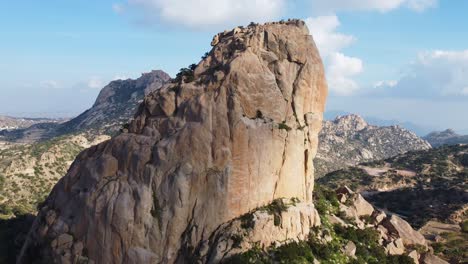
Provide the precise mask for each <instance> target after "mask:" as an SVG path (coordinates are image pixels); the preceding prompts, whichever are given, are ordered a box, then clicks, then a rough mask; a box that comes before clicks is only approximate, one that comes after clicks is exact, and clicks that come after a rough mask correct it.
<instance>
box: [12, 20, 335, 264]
mask: <svg viewBox="0 0 468 264" xmlns="http://www.w3.org/2000/svg"><path fill="white" fill-rule="evenodd" d="M307 32H308V30H307V28H306V27H305V25H304V23H298V22H297V21H294V20H292V21H290V22H287V23H284V24H268V25H258V26H255V27H249V28H247V29H243V30H240V31H238V32H237V33H236V34H232V33H229V32H226V33H222V34H219V35H217V37H215V39H214V42H213V45H214V47H213V49H212V50H211V51H210V53H209V54H210V55H209V56H208V57H207V58H205V59H204V60H202V61H201V62H200V63H199V64H198V66H197V67H196V69H195V71H194V72H193V73H192V72H189V73H187V74H188V75H187V76H185V77H184V78H182V80H180V81H174V82H172V83H169V84H166V85H165V86H163V87H162V88H160V89H158V90H156V91H154V92H152V93H151V94H149V95H148V96H147V97H146V99H145V100H144V102H143V104H142V105H141V106H140V108H139V111H138V113H137V114H136V116H135V120H134V121H132V122H131V124H130V126H129V132H128V133H123V134H120V135H118V136H116V137H114V138H113V139H111V140H109V141H107V142H105V143H102V144H99V145H97V146H95V147H92V148H90V149H88V150H86V151H84V152H83V153H81V154H80V155H79V156H78V157H77V159H76V161H75V162H74V163H73V165H72V167H71V168H70V170H69V172H68V174H67V175H66V176H65V177H63V178H62V179H61V180H60V181H59V183H58V184H57V185H56V186H55V187H54V189H53V191H52V193H51V194H50V196H49V197H48V199H47V202H46V206H47V207H48V208H53V209H56V212H57V217H56V220H55V221H54V225H53V226H54V227H55V226H57V227H58V228H49V230H47V232H46V234H45V235H44V234H39V232H38V230H41V225H42V222H43V220H42V219H44V217H45V212H40V213H39V215H38V217H37V220H36V223H35V224H34V227H33V229H32V230H31V232H30V235H29V237H28V242H27V243H26V244H25V246H24V250H23V252H31V251H30V249H34V250H36V251H35V252H40V253H41V254H42V255H44V256H50V257H51V258H52V260H51V262H60V261H61V262H64V260H63V255H61V256H59V255H57V254H56V253H55V252H52V251H51V249H50V245H48V244H46V241H51V240H54V239H56V237H57V236H58V235H60V234H61V233H63V232H61V231H63V230H65V228H63V227H67V228H66V229H68V233H70V234H71V235H73V237H74V238H75V239H76V241H81V242H82V243H83V251H84V250H86V253H87V254H86V257H87V258H88V259H89V261H94V262H96V263H147V262H150V263H175V262H177V263H181V262H183V260H185V259H192V260H193V258H194V257H195V256H196V255H197V254H198V250H199V249H200V250H201V249H203V252H212V251H217V250H218V248H224V247H228V248H229V247H233V246H234V244H236V245H237V243H234V242H235V241H233V240H232V239H229V240H216V241H215V242H213V243H211V244H208V246H207V247H208V248H209V249H207V248H206V246H202V245H204V244H205V243H206V241H207V240H209V239H210V238H211V237H213V235H214V234H215V232H216V230H219V229H220V228H222V227H224V225H225V224H227V223H230V222H232V221H233V220H234V219H236V218H238V217H239V216H241V215H244V214H246V213H248V212H250V211H252V210H254V209H255V208H259V207H262V206H264V205H267V204H269V203H271V202H272V201H273V200H274V199H279V198H286V199H290V198H297V199H299V200H300V201H302V202H303V203H304V204H309V207H298V206H299V205H297V206H292V207H291V209H290V210H288V211H287V212H285V213H284V214H283V213H282V214H281V216H280V218H281V221H280V222H281V228H280V229H279V230H277V226H275V225H274V219H273V226H274V227H273V226H272V229H271V230H270V231H268V232H266V231H265V230H264V234H262V233H260V232H259V233H257V236H258V239H255V241H256V242H260V243H268V242H272V241H282V240H281V239H283V238H284V234H287V236H286V238H295V239H305V238H306V234H305V233H307V232H308V231H309V228H310V227H311V226H312V225H313V224H314V223H316V222H317V221H316V220H317V218H318V215H317V214H316V213H315V209H314V208H313V206H312V205H311V202H312V190H313V186H314V177H313V173H314V166H313V162H312V160H313V158H314V156H315V153H316V150H317V145H318V132H319V130H320V128H321V122H322V112H323V110H324V105H325V98H326V95H327V86H326V81H325V76H324V69H323V65H322V61H321V59H320V56H319V54H318V51H317V48H316V46H315V45H314V43H313V41H312V38H311V37H310V36H309V35H308V33H307ZM265 52H271V53H274V54H275V56H276V58H277V60H276V61H272V60H271V58H272V57H269V58H268V60H265V59H264V56H263V55H262V54H265ZM216 71H222V72H223V73H224V75H223V77H222V78H223V79H222V80H221V81H219V80H218V79H219V76H218V77H216V76H214V74H213V73H214V72H216ZM215 80H217V81H215ZM277 80H281V82H277ZM291 80H294V81H291ZM79 190H86V192H80V191H79ZM304 206H305V205H304ZM293 208H296V209H293ZM295 210H297V211H295ZM258 217H259V218H262V217H263V218H265V219H264V220H259V221H260V222H261V221H267V220H268V219H271V217H272V216H271V215H268V214H267V215H258ZM312 219H313V220H312ZM268 221H270V220H268ZM268 221H267V222H268ZM276 221H278V220H276ZM61 223H64V224H61ZM268 223H270V222H268ZM58 224H60V226H59V225H58ZM50 229H53V230H50ZM267 230H268V229H267ZM242 247H243V248H247V245H242ZM26 257H27V256H24V255H23V256H21V259H20V262H21V260H23V262H25V261H26V259H27V258H26Z"/></svg>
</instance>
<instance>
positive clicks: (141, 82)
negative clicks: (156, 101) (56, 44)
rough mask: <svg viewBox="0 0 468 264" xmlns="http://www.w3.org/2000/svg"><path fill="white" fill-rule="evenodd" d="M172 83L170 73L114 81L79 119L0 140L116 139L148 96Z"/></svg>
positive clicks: (39, 126)
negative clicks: (70, 136)
mask: <svg viewBox="0 0 468 264" xmlns="http://www.w3.org/2000/svg"><path fill="white" fill-rule="evenodd" d="M169 80H170V76H169V75H168V74H167V73H165V72H163V71H161V70H154V71H151V72H148V73H144V74H142V76H141V77H140V78H138V79H135V80H132V79H127V80H116V81H112V82H111V83H109V84H108V85H107V86H105V87H104V88H103V89H102V90H101V92H100V93H99V96H98V97H97V99H96V102H95V103H94V105H93V106H92V107H91V108H90V109H88V110H86V111H85V112H83V113H82V114H80V115H79V116H77V117H75V118H73V119H71V120H69V121H67V122H63V123H59V122H56V121H54V122H50V120H45V121H43V122H34V123H32V124H31V125H29V126H22V127H19V126H18V127H17V128H18V129H15V130H12V131H6V130H4V131H1V132H0V139H3V140H6V141H12V142H20V143H33V142H37V141H43V140H48V139H51V138H53V137H57V136H62V135H66V134H70V133H79V132H86V133H91V134H95V135H103V134H105V135H114V134H115V133H116V132H118V131H119V129H120V128H121V127H122V125H124V124H126V123H128V122H129V120H130V119H131V118H132V117H133V115H134V114H135V112H136V110H137V107H138V105H139V104H140V103H141V101H142V100H143V98H144V96H145V95H146V94H148V93H149V92H151V91H154V90H156V89H159V88H160V87H161V86H162V85H163V84H165V83H166V82H168V81H169ZM0 125H1V123H0Z"/></svg>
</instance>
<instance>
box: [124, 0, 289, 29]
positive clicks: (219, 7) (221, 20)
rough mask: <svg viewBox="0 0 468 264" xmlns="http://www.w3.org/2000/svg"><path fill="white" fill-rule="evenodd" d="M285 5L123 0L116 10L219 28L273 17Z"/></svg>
mask: <svg viewBox="0 0 468 264" xmlns="http://www.w3.org/2000/svg"><path fill="white" fill-rule="evenodd" d="M285 5H286V1H285V0H198V1H193V0H127V3H126V4H125V7H124V5H120V7H122V8H120V10H121V11H123V10H124V9H126V8H136V9H138V10H140V11H143V12H144V16H145V19H146V20H147V21H150V22H154V21H158V22H159V21H161V22H164V23H169V24H171V25H172V24H177V25H181V26H185V27H189V28H209V27H217V28H219V27H224V26H233V25H237V24H248V23H249V22H251V21H254V22H265V21H267V20H272V19H276V18H278V17H279V16H280V15H281V13H282V12H283V11H284V10H285Z"/></svg>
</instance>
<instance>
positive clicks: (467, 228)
mask: <svg viewBox="0 0 468 264" xmlns="http://www.w3.org/2000/svg"><path fill="white" fill-rule="evenodd" d="M460 227H461V230H462V231H463V232H465V233H468V220H465V221H463V222H461V223H460Z"/></svg>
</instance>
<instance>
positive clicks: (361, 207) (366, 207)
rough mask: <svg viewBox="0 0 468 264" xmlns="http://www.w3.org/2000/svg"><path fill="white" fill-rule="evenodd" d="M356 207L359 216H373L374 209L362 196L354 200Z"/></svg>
mask: <svg viewBox="0 0 468 264" xmlns="http://www.w3.org/2000/svg"><path fill="white" fill-rule="evenodd" d="M354 207H355V208H356V213H357V215H358V216H365V215H369V216H370V215H372V213H373V212H374V207H373V206H372V205H371V204H370V203H368V202H367V201H366V200H365V199H364V197H362V195H360V194H358V195H357V196H356V199H354Z"/></svg>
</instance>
